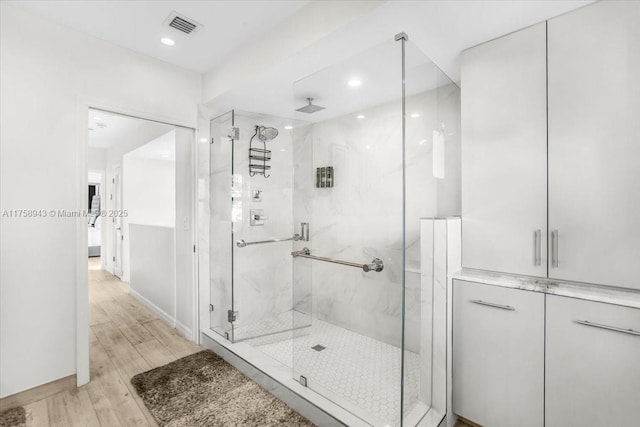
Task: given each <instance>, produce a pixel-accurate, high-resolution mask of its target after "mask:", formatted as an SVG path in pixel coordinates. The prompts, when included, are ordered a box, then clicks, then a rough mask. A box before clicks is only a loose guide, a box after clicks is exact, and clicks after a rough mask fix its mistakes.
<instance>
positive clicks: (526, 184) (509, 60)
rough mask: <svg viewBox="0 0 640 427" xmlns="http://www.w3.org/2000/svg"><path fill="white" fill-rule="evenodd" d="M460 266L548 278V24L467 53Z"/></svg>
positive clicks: (464, 85) (463, 122)
mask: <svg viewBox="0 0 640 427" xmlns="http://www.w3.org/2000/svg"><path fill="white" fill-rule="evenodd" d="M461 82H462V218H463V221H462V235H463V239H464V240H463V246H462V264H463V267H467V268H476V269H482V270H492V271H501V272H506V273H513V274H525V275H531V276H546V274H547V259H546V248H547V244H546V241H547V232H546V230H547V125H546V121H547V104H546V85H547V82H546V24H545V23H542V24H538V25H534V26H533V27H529V28H527V29H524V30H522V31H518V32H516V33H513V34H510V35H508V36H505V37H501V38H499V39H497V40H493V41H491V42H488V43H485V44H482V45H480V46H477V47H474V48H471V49H468V50H466V51H464V52H463V53H462V75H461Z"/></svg>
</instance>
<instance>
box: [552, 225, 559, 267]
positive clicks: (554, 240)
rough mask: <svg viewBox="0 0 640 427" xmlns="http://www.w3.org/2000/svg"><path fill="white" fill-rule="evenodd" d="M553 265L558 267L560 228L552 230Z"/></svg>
mask: <svg viewBox="0 0 640 427" xmlns="http://www.w3.org/2000/svg"><path fill="white" fill-rule="evenodd" d="M551 267H554V268H558V230H553V231H552V232H551Z"/></svg>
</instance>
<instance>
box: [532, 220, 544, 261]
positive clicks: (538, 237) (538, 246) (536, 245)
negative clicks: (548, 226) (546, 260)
mask: <svg viewBox="0 0 640 427" xmlns="http://www.w3.org/2000/svg"><path fill="white" fill-rule="evenodd" d="M541 264H542V230H540V229H538V230H535V231H534V232H533V265H536V266H538V265H541Z"/></svg>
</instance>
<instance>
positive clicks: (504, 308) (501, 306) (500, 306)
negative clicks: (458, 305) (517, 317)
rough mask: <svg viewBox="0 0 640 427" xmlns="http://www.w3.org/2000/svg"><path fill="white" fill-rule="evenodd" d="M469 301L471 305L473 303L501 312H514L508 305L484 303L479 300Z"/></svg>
mask: <svg viewBox="0 0 640 427" xmlns="http://www.w3.org/2000/svg"><path fill="white" fill-rule="evenodd" d="M470 301H471V302H472V303H474V304H480V305H486V306H487V307H494V308H499V309H501V310H509V311H515V310H516V309H515V308H513V307H511V306H510V305H501V304H494V303H492V302H486V301H482V300H479V299H472V300H470Z"/></svg>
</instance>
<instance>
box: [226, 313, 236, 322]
mask: <svg viewBox="0 0 640 427" xmlns="http://www.w3.org/2000/svg"><path fill="white" fill-rule="evenodd" d="M236 320H238V312H237V311H233V310H228V311H227V321H228V322H229V323H232V322H235V321H236Z"/></svg>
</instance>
